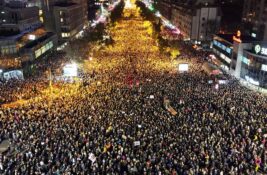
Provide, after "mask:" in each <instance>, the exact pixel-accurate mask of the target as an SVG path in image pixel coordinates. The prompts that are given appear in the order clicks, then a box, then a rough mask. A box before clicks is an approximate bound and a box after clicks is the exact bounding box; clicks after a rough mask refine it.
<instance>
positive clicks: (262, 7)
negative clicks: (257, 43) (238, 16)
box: [242, 0, 267, 40]
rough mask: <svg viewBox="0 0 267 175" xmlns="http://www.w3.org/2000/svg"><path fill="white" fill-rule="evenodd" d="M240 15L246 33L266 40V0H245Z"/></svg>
mask: <svg viewBox="0 0 267 175" xmlns="http://www.w3.org/2000/svg"><path fill="white" fill-rule="evenodd" d="M242 16H243V17H242V21H243V24H244V30H245V31H246V33H247V34H249V35H251V36H252V37H254V38H257V39H260V40H267V0H245V2H244V7H243V15H242Z"/></svg>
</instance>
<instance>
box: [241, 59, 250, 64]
mask: <svg viewBox="0 0 267 175" xmlns="http://www.w3.org/2000/svg"><path fill="white" fill-rule="evenodd" d="M242 61H243V63H245V64H246V65H249V64H250V60H249V59H247V58H246V57H243V59H242Z"/></svg>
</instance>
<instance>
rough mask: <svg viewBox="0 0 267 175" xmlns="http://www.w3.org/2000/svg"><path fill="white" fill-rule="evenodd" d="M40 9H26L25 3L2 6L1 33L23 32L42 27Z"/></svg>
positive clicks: (0, 10)
mask: <svg viewBox="0 0 267 175" xmlns="http://www.w3.org/2000/svg"><path fill="white" fill-rule="evenodd" d="M38 13H39V10H38V7H26V4H25V3H18V2H10V3H9V4H5V5H4V6H0V31H2V33H3V32H18V33H19V32H23V31H26V30H28V31H30V30H33V29H35V28H37V27H40V25H41V23H40V21H39V18H38Z"/></svg>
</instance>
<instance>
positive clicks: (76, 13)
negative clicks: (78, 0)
mask: <svg viewBox="0 0 267 175" xmlns="http://www.w3.org/2000/svg"><path fill="white" fill-rule="evenodd" d="M83 15H84V14H83V7H82V6H81V5H79V4H75V3H68V4H58V5H56V6H55V7H54V18H55V31H56V34H57V35H58V37H59V41H60V42H62V41H63V42H64V41H66V40H68V39H70V38H73V37H74V36H75V35H76V34H78V33H79V32H81V31H82V29H83V27H84V16H83Z"/></svg>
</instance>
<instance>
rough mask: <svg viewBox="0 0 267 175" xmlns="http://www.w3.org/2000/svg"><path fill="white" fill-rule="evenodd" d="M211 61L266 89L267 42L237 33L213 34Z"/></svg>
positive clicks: (236, 75) (239, 77)
mask: <svg viewBox="0 0 267 175" xmlns="http://www.w3.org/2000/svg"><path fill="white" fill-rule="evenodd" d="M211 47H212V49H213V53H214V55H215V57H213V58H212V62H213V63H214V64H216V65H217V66H218V67H220V68H221V69H223V70H224V71H226V72H228V73H229V74H231V75H233V76H235V77H236V78H238V79H241V80H243V81H245V82H247V83H250V84H253V85H254V86H258V87H261V88H264V89H267V43H266V42H260V41H257V40H256V39H255V38H253V37H251V36H238V34H236V35H233V34H217V35H214V38H213V41H212V44H211Z"/></svg>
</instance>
